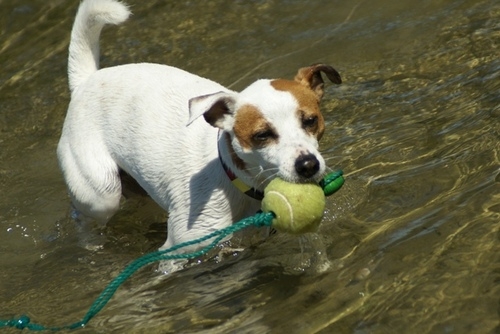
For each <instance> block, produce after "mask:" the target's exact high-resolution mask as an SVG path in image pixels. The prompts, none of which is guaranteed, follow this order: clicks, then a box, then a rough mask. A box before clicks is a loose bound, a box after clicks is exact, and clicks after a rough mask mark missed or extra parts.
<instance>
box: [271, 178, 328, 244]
mask: <svg viewBox="0 0 500 334" xmlns="http://www.w3.org/2000/svg"><path fill="white" fill-rule="evenodd" d="M324 210H325V194H324V192H323V189H322V188H321V187H320V186H318V185H317V184H312V183H304V184H297V183H290V182H286V181H283V180H282V179H280V178H275V179H274V180H272V181H271V182H270V183H269V185H268V186H267V187H266V188H265V189H264V199H263V200H262V211H264V212H270V211H272V212H273V213H274V214H275V216H276V218H275V219H273V222H272V227H274V228H276V229H277V230H278V231H281V232H288V233H291V234H302V233H307V232H315V231H316V230H317V229H318V226H319V223H320V222H321V219H322V218H323V212H324Z"/></svg>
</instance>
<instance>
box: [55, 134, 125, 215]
mask: <svg viewBox="0 0 500 334" xmlns="http://www.w3.org/2000/svg"><path fill="white" fill-rule="evenodd" d="M86 147H87V148H88V147H91V148H93V150H92V152H84V151H83V149H82V147H76V148H74V147H70V146H69V145H67V144H66V143H65V141H63V140H61V142H60V143H59V146H58V149H57V154H58V157H59V164H60V166H61V169H62V171H63V174H64V178H65V180H66V184H67V185H68V191H69V194H70V196H71V199H72V203H73V206H74V208H75V209H76V210H77V211H78V213H79V214H80V213H81V214H83V215H84V216H87V217H90V218H93V219H95V220H96V221H98V222H99V223H106V222H107V221H108V220H109V219H110V218H111V217H112V216H113V215H114V214H115V213H116V211H117V210H118V209H119V206H120V198H121V193H122V186H121V181H120V176H119V168H118V166H117V164H116V163H115V162H114V160H113V159H112V158H111V157H110V156H109V155H108V154H107V152H99V150H97V149H95V146H94V147H92V145H86Z"/></svg>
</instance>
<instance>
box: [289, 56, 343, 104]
mask: <svg viewBox="0 0 500 334" xmlns="http://www.w3.org/2000/svg"><path fill="white" fill-rule="evenodd" d="M321 72H323V73H325V74H326V77H327V78H328V79H330V81H331V82H333V83H335V84H337V85H339V84H341V83H342V78H341V77H340V74H339V72H337V70H335V69H334V68H333V67H331V66H330V65H325V64H315V65H311V66H309V67H303V68H301V69H299V71H298V73H297V75H296V76H295V81H297V82H299V83H300V84H302V85H304V86H306V87H309V88H310V89H312V90H313V91H314V92H315V93H316V95H317V96H318V98H319V99H321V98H322V97H323V87H324V85H325V82H324V81H323V77H322V76H321Z"/></svg>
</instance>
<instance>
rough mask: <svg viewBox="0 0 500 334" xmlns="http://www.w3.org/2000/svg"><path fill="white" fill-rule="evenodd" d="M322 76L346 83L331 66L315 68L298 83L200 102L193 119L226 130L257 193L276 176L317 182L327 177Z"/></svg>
mask: <svg viewBox="0 0 500 334" xmlns="http://www.w3.org/2000/svg"><path fill="white" fill-rule="evenodd" d="M321 72H323V73H325V74H326V75H327V77H328V78H329V79H330V80H331V81H332V82H334V83H336V84H340V83H341V78H340V75H339V74H338V72H337V71H336V70H335V69H333V68H332V67H331V66H328V65H323V64H318V65H313V66H310V67H306V68H301V69H300V70H299V71H298V73H297V75H296V76H295V80H284V79H276V80H258V81H256V82H254V83H253V84H251V85H250V86H248V87H247V88H245V89H244V90H243V91H242V92H240V93H235V92H219V93H215V94H211V95H206V96H200V97H197V98H194V99H192V100H191V101H190V105H189V108H190V117H191V119H194V118H197V117H199V116H201V115H203V117H204V118H205V120H206V121H207V122H208V123H209V124H211V125H212V126H214V127H217V128H219V129H221V130H223V133H224V136H225V142H226V143H227V145H228V152H229V155H230V156H231V160H232V165H233V166H235V167H236V168H237V170H236V171H235V172H236V173H237V174H238V177H241V178H242V179H244V180H247V181H250V182H251V184H252V185H253V186H255V187H256V188H260V189H262V188H263V187H264V186H265V185H266V184H267V183H268V182H269V181H270V180H271V179H273V178H274V177H276V176H279V177H281V178H282V179H284V180H287V181H289V182H295V183H302V182H309V181H313V180H315V181H317V180H318V179H319V178H321V177H322V175H323V174H324V171H325V161H324V159H323V157H322V156H321V154H320V153H319V151H318V141H319V140H320V138H321V136H322V135H323V132H324V129H325V124H324V119H323V116H322V114H321V112H320V108H319V103H320V100H321V97H322V96H323V86H324V81H323V79H322V76H321Z"/></svg>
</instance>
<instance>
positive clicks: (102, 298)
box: [0, 171, 344, 332]
mask: <svg viewBox="0 0 500 334" xmlns="http://www.w3.org/2000/svg"><path fill="white" fill-rule="evenodd" d="M343 183H344V179H343V177H342V171H337V172H333V173H331V174H329V175H327V176H325V178H324V179H323V180H322V181H321V182H320V186H321V187H322V188H323V190H324V192H325V195H326V196H329V195H331V194H333V193H334V192H336V191H337V190H339V189H340V187H342V185H343ZM274 218H275V215H274V213H272V212H267V213H257V214H255V215H254V216H252V217H248V218H245V219H243V220H240V221H239V222H237V223H235V224H233V225H231V226H228V227H226V228H224V229H222V230H217V231H214V232H212V233H210V234H208V235H206V236H204V237H201V238H198V239H195V240H191V241H187V242H184V243H181V244H178V245H176V246H173V247H171V248H169V249H165V250H162V251H156V252H152V253H149V254H146V255H144V256H142V257H140V258H138V259H136V260H134V261H133V262H132V263H130V264H129V265H128V266H127V267H126V268H125V269H124V270H123V271H122V272H121V273H120V274H119V275H118V276H117V277H116V278H115V279H113V280H112V281H111V282H110V283H109V284H108V286H106V288H104V290H103V291H102V292H101V294H100V295H99V296H98V297H97V298H96V300H95V301H94V303H93V304H92V305H91V306H90V308H89V310H88V311H87V313H86V314H85V315H84V316H83V318H82V320H80V321H78V322H75V323H73V324H70V325H66V326H61V327H45V326H42V325H38V324H33V323H31V319H30V318H29V317H28V316H27V315H23V316H21V317H19V318H13V319H10V320H1V319H0V328H4V327H13V328H17V329H25V328H26V329H29V330H32V331H46V330H48V331H54V332H55V331H61V330H65V329H77V328H82V327H84V326H85V325H86V324H87V323H88V322H89V321H90V320H91V319H92V318H93V317H94V316H95V315H97V314H98V313H99V312H100V311H101V310H102V309H103V308H104V306H106V304H107V303H108V302H109V300H110V299H111V298H112V297H113V295H114V294H115V292H116V290H118V288H119V287H120V286H121V285H122V284H123V282H125V281H126V280H127V279H128V278H129V277H130V276H132V275H133V274H134V273H135V272H136V271H137V270H139V269H141V268H142V267H144V266H146V265H148V264H150V263H153V262H157V261H162V260H175V259H193V258H197V257H200V256H202V255H204V254H206V253H208V252H209V251H210V249H212V248H213V247H215V246H216V245H217V244H218V243H219V242H220V241H221V240H223V239H224V238H225V237H227V236H228V235H230V234H233V233H235V232H237V231H239V230H242V229H244V228H246V227H248V226H256V227H264V226H271V224H272V221H273V219H274ZM210 239H213V241H212V242H211V243H210V244H208V245H207V246H205V247H203V248H202V249H200V250H198V251H196V252H192V253H186V254H169V253H172V252H174V251H176V250H179V249H181V248H184V247H188V246H193V245H197V244H201V243H203V242H205V241H208V240H210Z"/></svg>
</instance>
